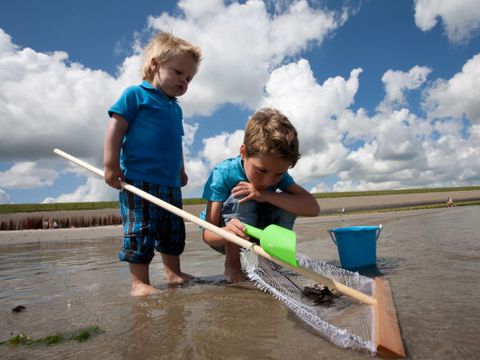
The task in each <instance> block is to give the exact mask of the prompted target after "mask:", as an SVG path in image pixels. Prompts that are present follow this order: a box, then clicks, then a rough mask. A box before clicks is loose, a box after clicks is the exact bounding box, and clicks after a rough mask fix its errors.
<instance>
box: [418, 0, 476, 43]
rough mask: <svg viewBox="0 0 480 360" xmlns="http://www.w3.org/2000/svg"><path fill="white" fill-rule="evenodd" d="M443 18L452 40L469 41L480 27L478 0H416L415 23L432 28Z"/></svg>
mask: <svg viewBox="0 0 480 360" xmlns="http://www.w3.org/2000/svg"><path fill="white" fill-rule="evenodd" d="M437 18H441V19H442V21H443V24H444V26H445V32H446V33H447V36H448V39H449V40H450V41H451V42H464V41H468V40H469V39H470V38H471V37H472V36H473V35H474V34H475V33H476V32H477V31H478V30H479V29H480V4H479V2H478V0H453V1H452V0H415V24H416V25H417V26H418V27H419V28H420V29H422V30H423V31H428V30H431V29H432V28H433V27H435V25H436V24H437Z"/></svg>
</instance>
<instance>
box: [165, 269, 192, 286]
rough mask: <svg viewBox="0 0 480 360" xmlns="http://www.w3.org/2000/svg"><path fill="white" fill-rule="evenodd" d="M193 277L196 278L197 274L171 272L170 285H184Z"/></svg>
mask: <svg viewBox="0 0 480 360" xmlns="http://www.w3.org/2000/svg"><path fill="white" fill-rule="evenodd" d="M193 279H195V276H193V275H190V274H187V273H184V272H181V273H180V275H178V274H171V275H170V276H168V278H167V283H168V285H182V284H185V283H186V282H188V281H190V280H193Z"/></svg>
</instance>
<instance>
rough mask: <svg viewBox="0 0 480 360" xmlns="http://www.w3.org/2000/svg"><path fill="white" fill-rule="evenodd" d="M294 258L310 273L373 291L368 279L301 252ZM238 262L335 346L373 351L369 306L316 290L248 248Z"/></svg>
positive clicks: (309, 281)
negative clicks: (310, 257) (308, 256)
mask: <svg viewBox="0 0 480 360" xmlns="http://www.w3.org/2000/svg"><path fill="white" fill-rule="evenodd" d="M297 255H298V254H297ZM297 259H298V262H299V265H300V266H302V267H304V268H306V269H308V270H310V271H312V272H316V273H319V274H322V275H323V276H326V277H328V278H330V279H332V280H335V281H337V282H339V283H341V284H344V285H346V286H348V287H351V288H353V289H355V290H358V291H361V292H363V293H365V294H367V295H370V296H371V295H372V294H373V291H374V281H373V280H372V279H369V278H367V277H365V276H362V275H360V274H358V273H353V272H351V271H347V270H344V269H341V268H337V267H335V266H333V265H330V264H327V263H326V262H324V261H319V260H312V259H309V258H307V257H305V256H303V255H298V256H297ZM242 263H243V266H244V268H245V271H246V273H247V276H248V277H249V278H250V280H252V281H253V282H254V283H255V284H256V286H257V287H258V288H259V289H260V290H263V291H266V292H269V293H271V294H272V295H273V296H274V297H275V298H277V299H278V300H280V301H282V302H283V303H284V304H285V305H287V306H288V308H290V309H291V310H292V311H293V312H294V313H295V314H296V315H297V316H298V317H300V319H301V320H303V321H304V322H306V323H307V324H309V325H310V326H311V327H312V328H314V329H315V330H317V331H318V332H319V333H320V334H321V335H322V336H323V337H325V338H326V339H328V340H330V341H331V342H333V343H334V344H335V345H337V346H339V347H342V348H353V349H359V350H367V351H370V352H372V353H375V352H376V349H375V343H374V341H373V338H374V337H373V336H374V334H373V331H374V327H373V324H374V323H375V322H374V310H373V307H372V306H369V305H366V304H361V303H359V302H358V301H356V300H353V299H350V298H349V297H347V296H345V295H342V296H339V295H336V294H332V292H329V291H328V289H323V290H322V289H319V288H318V286H313V284H312V283H313V281H312V280H310V279H307V278H305V277H303V276H301V275H299V274H297V273H294V272H291V271H289V270H288V269H285V268H283V267H281V266H279V265H277V264H275V263H273V262H271V261H269V260H267V259H265V258H263V257H258V256H257V255H256V254H255V253H254V252H253V251H251V250H245V251H243V252H242ZM333 293H334V292H333Z"/></svg>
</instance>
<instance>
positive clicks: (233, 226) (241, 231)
mask: <svg viewBox="0 0 480 360" xmlns="http://www.w3.org/2000/svg"><path fill="white" fill-rule="evenodd" d="M224 229H225V230H227V231H230V232H231V233H234V234H235V235H237V236H239V237H241V238H244V239H247V240H248V239H250V237H249V236H248V235H247V234H245V226H243V224H242V222H241V221H240V220H238V219H232V220H230V221H229V222H228V223H227V225H226V226H225V227H224Z"/></svg>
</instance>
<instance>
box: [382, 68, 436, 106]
mask: <svg viewBox="0 0 480 360" xmlns="http://www.w3.org/2000/svg"><path fill="white" fill-rule="evenodd" d="M430 72H431V69H429V68H428V67H425V66H414V67H413V68H411V69H410V70H409V71H408V72H403V71H394V70H388V71H387V72H386V73H385V74H383V76H382V82H383V84H384V86H385V92H386V95H385V101H384V102H383V103H384V104H385V103H386V104H405V94H404V92H405V90H414V89H418V88H419V87H420V86H421V85H422V84H423V83H424V82H425V81H426V80H427V76H428V74H430Z"/></svg>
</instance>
